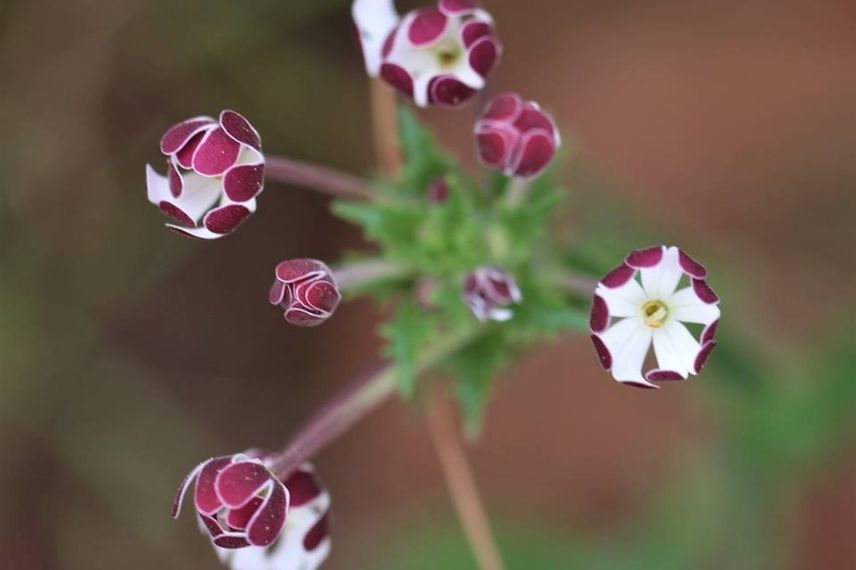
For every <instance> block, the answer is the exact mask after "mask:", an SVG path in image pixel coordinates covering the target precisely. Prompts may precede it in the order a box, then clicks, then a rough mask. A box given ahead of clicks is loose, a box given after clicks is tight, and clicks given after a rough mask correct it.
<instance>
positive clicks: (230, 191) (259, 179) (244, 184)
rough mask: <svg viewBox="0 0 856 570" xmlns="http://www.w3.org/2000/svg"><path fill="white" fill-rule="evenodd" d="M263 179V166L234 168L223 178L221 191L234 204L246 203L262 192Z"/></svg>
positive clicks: (246, 165) (253, 165) (254, 165)
mask: <svg viewBox="0 0 856 570" xmlns="http://www.w3.org/2000/svg"><path fill="white" fill-rule="evenodd" d="M264 179H265V167H264V165H263V164H245V165H241V166H235V167H232V168H230V169H229V171H228V172H226V175H225V176H224V177H223V190H224V191H225V192H226V196H228V197H229V199H230V200H232V201H234V202H246V201H247V200H249V199H250V198H253V197H255V196H256V195H257V194H258V193H259V192H261V191H262V185H263V184H264Z"/></svg>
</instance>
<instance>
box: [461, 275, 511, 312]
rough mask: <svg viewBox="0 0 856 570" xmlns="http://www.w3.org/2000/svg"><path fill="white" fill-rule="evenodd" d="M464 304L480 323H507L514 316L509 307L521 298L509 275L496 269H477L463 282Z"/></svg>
mask: <svg viewBox="0 0 856 570" xmlns="http://www.w3.org/2000/svg"><path fill="white" fill-rule="evenodd" d="M463 298H464V302H465V303H466V304H467V306H468V307H469V308H470V310H471V311H472V312H473V314H474V315H475V316H476V318H477V319H478V320H480V321H488V320H491V321H507V320H509V319H510V318H511V317H512V316H514V313H513V311H512V310H511V309H510V308H509V306H510V305H512V304H515V303H520V302H521V301H522V300H523V296H522V295H521V293H520V289H519V288H518V287H517V283H516V282H515V281H514V277H512V276H511V275H510V274H509V273H507V272H505V271H503V270H502V269H499V268H498V267H489V266H485V267H479V268H478V269H476V270H475V271H473V272H472V273H470V274H469V275H467V277H466V279H465V280H464V288H463Z"/></svg>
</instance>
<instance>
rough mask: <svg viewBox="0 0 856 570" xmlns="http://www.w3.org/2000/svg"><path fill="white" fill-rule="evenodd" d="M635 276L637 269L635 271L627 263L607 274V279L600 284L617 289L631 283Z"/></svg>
mask: <svg viewBox="0 0 856 570" xmlns="http://www.w3.org/2000/svg"><path fill="white" fill-rule="evenodd" d="M635 274H636V270H635V269H633V268H632V267H630V266H629V265H627V264H626V263H622V264H621V265H619V266H618V267H616V268H615V269H613V270H612V271H610V272H609V273H607V274H606V277H604V278H603V279H601V280H600V284H601V285H603V286H604V287H607V288H609V289H615V288H617V287H621V286H622V285H624V284H625V283H627V282H628V281H630V280H631V279H632V278H633V276H634V275H635Z"/></svg>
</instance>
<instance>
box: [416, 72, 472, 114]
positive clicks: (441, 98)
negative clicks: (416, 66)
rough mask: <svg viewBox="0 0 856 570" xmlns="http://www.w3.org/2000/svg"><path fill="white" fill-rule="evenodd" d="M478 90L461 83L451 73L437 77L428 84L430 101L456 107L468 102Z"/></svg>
mask: <svg viewBox="0 0 856 570" xmlns="http://www.w3.org/2000/svg"><path fill="white" fill-rule="evenodd" d="M475 92H476V90H475V89H473V88H471V87H468V86H467V85H465V84H463V83H461V82H460V81H458V80H457V79H455V78H454V77H452V76H451V75H441V76H439V77H435V78H434V79H432V80H431V82H430V83H429V84H428V102H429V103H436V104H439V105H443V106H444V107H456V106H458V105H460V104H461V103H464V102H466V101H467V100H468V99H469V98H470V97H472V96H473V94H474V93H475Z"/></svg>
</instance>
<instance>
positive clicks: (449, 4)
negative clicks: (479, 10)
mask: <svg viewBox="0 0 856 570" xmlns="http://www.w3.org/2000/svg"><path fill="white" fill-rule="evenodd" d="M439 7H440V10H442V11H443V12H444V13H445V14H449V15H450V16H456V15H458V14H464V13H466V12H472V11H473V10H475V8H476V6H475V4H473V3H472V2H470V0H440V3H439Z"/></svg>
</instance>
